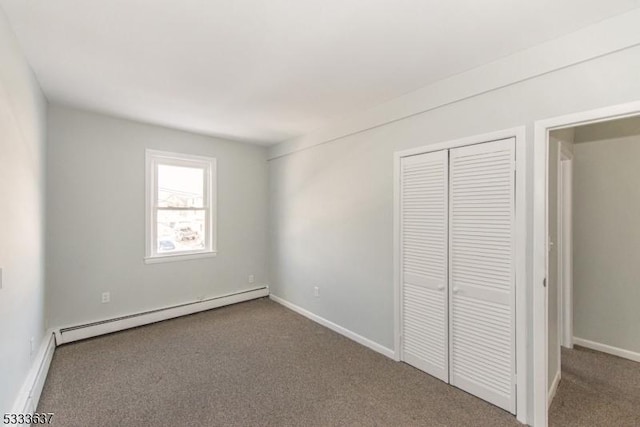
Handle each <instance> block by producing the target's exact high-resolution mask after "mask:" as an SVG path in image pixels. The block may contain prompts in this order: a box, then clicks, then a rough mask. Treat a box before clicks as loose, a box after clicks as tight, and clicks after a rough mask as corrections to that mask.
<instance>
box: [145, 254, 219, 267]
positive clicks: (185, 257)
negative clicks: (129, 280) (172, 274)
mask: <svg viewBox="0 0 640 427" xmlns="http://www.w3.org/2000/svg"><path fill="white" fill-rule="evenodd" d="M217 254H218V253H217V252H213V251H209V252H197V253H191V254H176V255H158V256H153V257H145V258H144V263H145V264H158V263H161V262H176V261H189V260H192V259H200V258H213V257H215V256H216V255H217Z"/></svg>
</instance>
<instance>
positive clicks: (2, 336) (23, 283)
mask: <svg viewBox="0 0 640 427" xmlns="http://www.w3.org/2000/svg"><path fill="white" fill-rule="evenodd" d="M45 110H46V100H45V99H44V97H43V95H42V93H41V91H40V88H39V86H38V83H37V82H36V80H35V78H34V75H33V73H32V72H31V69H30V68H29V65H28V64H27V63H26V61H25V59H24V58H23V56H22V53H21V52H20V49H19V47H18V44H17V42H16V40H15V37H14V35H13V33H12V31H11V30H10V27H9V24H8V22H7V20H6V17H5V15H4V12H3V11H2V9H0V268H2V269H3V285H2V289H0V414H4V413H5V412H10V411H11V409H12V406H13V404H14V401H15V399H16V396H17V395H18V391H19V390H20V388H21V387H22V384H23V382H24V380H25V378H26V376H27V372H28V371H29V368H30V367H31V361H32V359H33V356H34V355H31V354H30V353H31V351H30V350H31V349H30V347H31V345H30V340H31V339H32V338H33V341H34V347H35V351H36V352H37V350H38V348H39V347H40V344H41V342H42V340H43V337H44V319H43V318H44V212H45V211H44V165H45V162H44V155H45V118H46V117H45Z"/></svg>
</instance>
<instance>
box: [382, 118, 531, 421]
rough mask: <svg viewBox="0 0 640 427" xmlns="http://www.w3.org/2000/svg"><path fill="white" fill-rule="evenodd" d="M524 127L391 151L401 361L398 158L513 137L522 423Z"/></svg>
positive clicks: (520, 414)
mask: <svg viewBox="0 0 640 427" xmlns="http://www.w3.org/2000/svg"><path fill="white" fill-rule="evenodd" d="M525 135H526V128H525V127H524V126H521V127H515V128H511V129H504V130H499V131H495V132H490V133H485V134H482V135H475V136H471V137H467V138H462V139H456V140H452V141H445V142H439V143H435V144H429V145H426V146H422V147H417V148H411V149H408V150H404V151H397V152H395V153H394V159H393V162H394V169H393V170H394V178H393V179H394V200H393V204H394V208H393V212H394V218H393V227H394V239H393V258H394V259H393V264H394V275H393V277H394V344H395V350H394V359H395V360H397V361H400V331H401V321H402V319H401V311H400V302H401V301H402V298H401V288H402V287H401V286H400V284H401V280H402V277H401V275H402V269H401V266H400V161H401V159H402V157H407V156H414V155H417V154H424V153H429V152H433V151H440V150H448V149H451V148H456V147H464V146H467V145H474V144H481V143H483V142H491V141H497V140H500V139H507V138H515V140H516V185H515V195H516V204H515V206H516V209H515V216H516V219H515V222H516V224H515V227H516V235H515V239H516V244H515V246H516V251H515V252H516V259H515V269H516V274H515V281H516V283H515V299H516V300H515V307H516V319H515V325H516V330H515V335H516V366H515V368H516V418H517V419H518V421H520V422H521V423H527V422H529V420H528V419H527V414H528V410H527V391H528V390H529V387H528V382H527V371H528V369H527V368H528V366H529V365H528V361H527V350H528V348H527V347H528V345H527V342H528V335H529V333H528V320H527V312H528V307H527V305H528V304H527V295H526V293H527V272H526V270H525V269H526V245H527V242H526V237H527V216H528V215H530V213H529V212H527V209H526V202H527V199H526V189H527V182H526V179H527V170H526V168H527V161H526V160H527V157H526V156H527V152H526V151H527V150H526V144H525Z"/></svg>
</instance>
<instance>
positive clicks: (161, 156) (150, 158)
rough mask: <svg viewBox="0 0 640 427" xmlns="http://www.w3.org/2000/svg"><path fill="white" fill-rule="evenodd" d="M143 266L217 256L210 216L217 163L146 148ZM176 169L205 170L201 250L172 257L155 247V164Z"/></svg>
mask: <svg viewBox="0 0 640 427" xmlns="http://www.w3.org/2000/svg"><path fill="white" fill-rule="evenodd" d="M145 161H146V162H145V174H146V188H145V190H146V191H145V192H146V195H145V242H146V243H145V257H144V262H145V264H155V263H160V262H174V261H186V260H192V259H199V258H209V257H214V256H216V254H217V234H218V233H217V227H216V218H217V215H214V213H215V212H216V211H217V191H216V187H217V185H216V184H217V178H216V176H217V175H216V171H217V163H216V159H215V158H214V157H205V156H196V155H192V154H182V153H171V152H167V151H158V150H150V149H147V150H146V151H145ZM158 161H160V162H161V163H162V164H171V165H176V166H187V167H194V166H200V167H202V168H203V169H204V170H205V188H204V196H205V203H204V206H205V211H206V215H205V224H206V225H205V227H206V230H207V235H206V236H205V246H206V247H205V249H202V250H196V251H181V252H178V253H175V254H164V253H162V254H160V253H158V252H157V247H156V244H157V243H156V240H157V239H156V227H157V222H156V219H155V216H156V210H157V207H156V206H155V194H156V180H157V176H156V174H157V167H156V165H157V162H158Z"/></svg>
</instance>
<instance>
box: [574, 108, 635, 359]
mask: <svg viewBox="0 0 640 427" xmlns="http://www.w3.org/2000/svg"><path fill="white" fill-rule="evenodd" d="M616 127H617V130H616ZM618 135H626V136H623V137H621V138H617V137H616V136H618ZM584 141H589V142H584ZM639 184H640V120H638V119H636V120H635V123H633V122H629V121H627V122H626V123H618V124H616V123H610V124H607V125H601V126H599V127H591V128H585V129H580V128H577V129H576V144H575V146H574V199H573V200H574V210H573V211H574V214H573V215H574V223H573V226H574V267H573V274H574V278H573V290H574V336H576V337H579V338H583V339H587V340H590V341H595V342H598V343H602V344H607V345H610V346H614V347H619V348H622V349H625V350H630V351H634V352H638V353H640V262H639V254H640V225H639V224H640V223H639V219H640V185H639Z"/></svg>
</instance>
